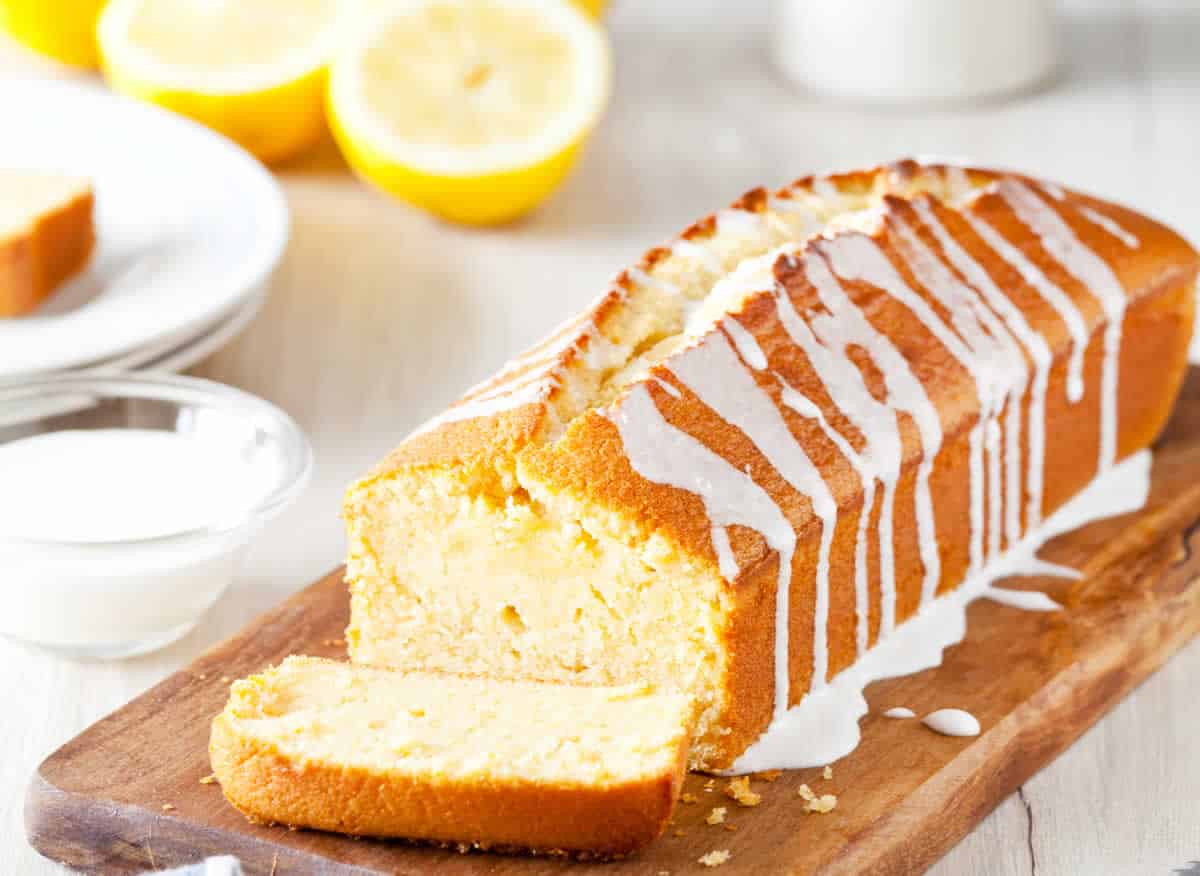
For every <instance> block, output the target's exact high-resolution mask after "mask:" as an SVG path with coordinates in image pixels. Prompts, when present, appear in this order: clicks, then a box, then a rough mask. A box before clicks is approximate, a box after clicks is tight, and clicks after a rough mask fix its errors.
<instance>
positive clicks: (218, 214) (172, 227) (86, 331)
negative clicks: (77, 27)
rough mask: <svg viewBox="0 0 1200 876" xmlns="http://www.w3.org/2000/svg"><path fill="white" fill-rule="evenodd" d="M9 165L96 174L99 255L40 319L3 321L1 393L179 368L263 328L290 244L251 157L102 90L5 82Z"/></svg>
mask: <svg viewBox="0 0 1200 876" xmlns="http://www.w3.org/2000/svg"><path fill="white" fill-rule="evenodd" d="M0 118H3V119H7V120H9V122H10V123H11V124H9V125H6V126H5V133H4V136H3V137H0V167H5V168H16V169H37V170H49V171H55V172H59V173H66V174H71V175H75V176H80V177H84V178H86V179H88V180H90V181H91V182H92V185H93V188H94V190H95V198H96V206H95V223H96V250H95V252H94V253H93V255H92V259H91V261H90V262H89V264H88V267H87V268H86V270H85V271H84V272H83V273H82V274H81V275H79V276H78V277H76V278H75V279H74V280H72V281H71V282H70V283H67V284H66V285H65V286H63V287H62V288H61V289H59V290H58V291H57V292H55V293H54V295H53V296H52V297H51V298H50V299H49V300H48V301H47V302H46V303H45V304H44V305H43V306H42V307H41V308H40V309H39V310H38V311H36V312H35V313H33V314H31V315H29V316H25V317H20V318H17V319H4V320H0V383H13V382H20V381H22V380H24V379H28V378H29V377H31V376H33V375H36V374H46V373H54V372H78V371H90V370H106V371H114V370H115V371H142V370H155V371H179V370H182V369H184V368H187V367H189V366H191V365H194V364H195V363H196V362H198V361H199V360H200V359H202V358H204V357H205V356H207V355H209V354H211V353H212V352H214V351H215V350H217V349H219V348H220V347H221V346H222V345H224V344H226V343H228V342H229V341H230V340H232V339H233V338H234V337H235V336H236V335H237V334H238V333H239V332H240V331H241V330H242V329H243V328H245V326H246V325H247V324H248V323H249V322H250V320H251V319H253V317H254V315H255V314H256V313H257V312H258V310H259V308H260V307H261V305H262V302H263V300H264V298H265V296H266V292H267V285H268V281H269V280H270V276H271V273H272V271H273V270H274V268H275V267H276V265H277V264H278V263H279V260H280V258H281V257H282V255H283V250H284V247H285V245H286V243H287V236H288V212H287V204H286V202H285V200H284V197H283V194H282V192H281V191H280V189H279V186H278V185H277V184H276V183H275V181H274V179H273V178H272V177H271V175H270V174H269V173H268V172H267V171H266V170H265V169H264V168H263V167H262V165H260V164H259V163H258V162H257V161H255V160H254V159H253V158H252V157H251V156H250V155H248V154H247V153H246V152H244V151H243V150H241V149H240V148H239V147H237V146H235V145H234V144H233V143H231V142H229V141H228V140H225V139H224V138H222V137H219V136H217V135H216V134H213V133H211V132H210V131H208V130H207V129H205V128H203V127H200V126H199V125H196V124H193V123H192V122H189V121H187V120H185V119H182V118H179V117H177V116H174V115H171V114H170V113H167V112H164V111H162V110H159V109H156V108H154V107H151V106H147V105H144V104H140V103H137V102H134V101H130V100H127V99H124V98H120V97H116V96H113V95H111V94H109V93H108V92H106V91H104V90H103V89H101V88H100V87H99V86H91V85H76V84H64V83H57V82H41V81H20V80H18V81H11V80H10V81H0Z"/></svg>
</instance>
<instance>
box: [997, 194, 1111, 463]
mask: <svg viewBox="0 0 1200 876" xmlns="http://www.w3.org/2000/svg"><path fill="white" fill-rule="evenodd" d="M996 190H997V191H998V192H999V193H1000V196H1001V197H1003V198H1004V199H1005V200H1006V201H1007V202H1008V204H1009V206H1011V207H1012V209H1013V212H1014V213H1016V214H1017V216H1018V217H1019V218H1020V220H1021V221H1022V222H1023V223H1025V225H1026V226H1028V227H1029V228H1030V229H1031V230H1032V231H1033V232H1034V233H1035V234H1037V235H1038V237H1039V239H1040V240H1041V243H1042V246H1043V247H1044V248H1045V250H1046V252H1048V253H1050V254H1051V255H1052V256H1054V258H1055V259H1056V260H1057V261H1058V263H1059V264H1061V265H1062V266H1063V267H1064V268H1065V269H1066V270H1067V273H1069V274H1071V275H1072V276H1073V277H1075V279H1076V280H1078V281H1079V282H1080V283H1081V284H1083V286H1084V288H1086V289H1087V290H1088V291H1089V292H1090V293H1091V294H1092V295H1093V296H1095V297H1096V298H1097V299H1099V301H1100V305H1101V307H1102V308H1103V309H1104V316H1105V318H1106V320H1107V322H1106V324H1105V326H1104V364H1103V367H1102V369H1101V375H1100V470H1101V471H1103V470H1104V469H1105V468H1107V467H1108V466H1110V465H1112V463H1113V460H1114V459H1116V455H1117V371H1118V368H1119V366H1120V361H1119V359H1120V354H1121V326H1122V325H1123V323H1124V320H1125V307H1126V305H1127V304H1128V298H1127V297H1126V295H1125V288H1124V287H1123V286H1122V285H1121V281H1120V280H1119V279H1117V275H1116V274H1115V273H1113V269H1112V268H1111V267H1109V265H1108V262H1106V261H1104V259H1102V258H1100V256H1098V255H1097V254H1096V253H1095V252H1093V251H1092V250H1091V249H1089V248H1088V247H1086V246H1085V245H1084V244H1083V243H1082V242H1081V241H1080V240H1079V238H1078V237H1076V236H1075V232H1074V231H1072V230H1071V227H1070V226H1069V225H1067V223H1066V222H1064V221H1063V219H1062V217H1061V216H1059V215H1058V213H1057V212H1055V210H1054V209H1053V208H1051V207H1050V206H1049V205H1048V204H1047V203H1046V202H1045V201H1043V200H1042V199H1041V198H1039V197H1038V196H1037V194H1035V192H1034V191H1033V189H1031V188H1030V187H1029V186H1028V185H1026V184H1025V183H1022V182H1019V181H1018V180H1015V179H1011V178H1009V179H1002V180H1000V182H998V183H997V184H996Z"/></svg>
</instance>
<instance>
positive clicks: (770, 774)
mask: <svg viewBox="0 0 1200 876" xmlns="http://www.w3.org/2000/svg"><path fill="white" fill-rule="evenodd" d="M782 775H783V770H763V771H762V772H761V773H755V774H754V778H756V779H762V780H763V781H764V782H773V781H775V780H776V779H778V778H779V777H780V776H782Z"/></svg>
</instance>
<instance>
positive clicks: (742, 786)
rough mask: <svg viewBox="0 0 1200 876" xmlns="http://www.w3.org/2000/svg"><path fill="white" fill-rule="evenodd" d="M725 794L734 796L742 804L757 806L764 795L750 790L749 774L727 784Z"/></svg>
mask: <svg viewBox="0 0 1200 876" xmlns="http://www.w3.org/2000/svg"><path fill="white" fill-rule="evenodd" d="M725 796H726V797H731V798H733V799H734V800H736V801H737V802H738V804H739V805H741V806H757V805H758V804H759V803H761V802H762V795H761V794H756V793H755V792H753V791H751V790H750V777H749V776H740V777H738V778H736V779H732V780H730V782H729V784H728V785H726V786H725Z"/></svg>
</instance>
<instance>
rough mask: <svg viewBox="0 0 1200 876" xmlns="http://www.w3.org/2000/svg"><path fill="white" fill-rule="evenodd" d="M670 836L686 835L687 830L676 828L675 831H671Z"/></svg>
mask: <svg viewBox="0 0 1200 876" xmlns="http://www.w3.org/2000/svg"><path fill="white" fill-rule="evenodd" d="M671 836H687V831H686V830H681V829H679V828H676V829H675V832H674V833H672V834H671Z"/></svg>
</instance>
